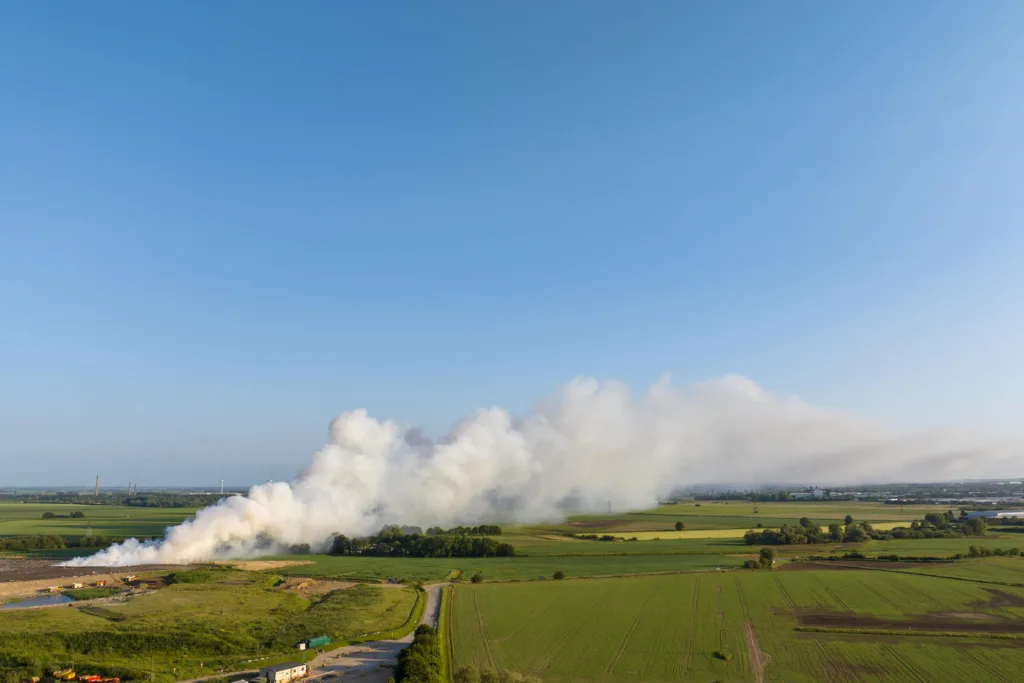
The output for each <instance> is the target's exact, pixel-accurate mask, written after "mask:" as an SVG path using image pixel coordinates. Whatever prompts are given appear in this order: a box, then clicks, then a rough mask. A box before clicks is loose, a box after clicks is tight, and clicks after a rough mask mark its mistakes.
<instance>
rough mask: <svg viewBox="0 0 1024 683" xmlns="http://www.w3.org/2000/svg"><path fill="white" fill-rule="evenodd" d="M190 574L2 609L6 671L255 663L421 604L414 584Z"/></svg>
mask: <svg viewBox="0 0 1024 683" xmlns="http://www.w3.org/2000/svg"><path fill="white" fill-rule="evenodd" d="M173 576H174V575H172V577H173ZM178 576H182V575H181V574H179V575H178ZM184 577H185V578H184V579H182V580H181V581H180V582H177V583H172V584H171V585H169V586H167V587H165V588H160V589H158V590H155V591H152V592H149V593H146V594H143V595H139V596H136V597H133V598H132V599H130V600H128V601H125V602H101V603H81V605H77V606H76V607H75V608H73V609H58V608H53V609H39V610H21V611H9V612H5V613H4V616H3V618H2V619H0V670H2V669H3V667H2V665H3V664H7V665H9V666H34V667H38V668H43V669H45V668H48V667H49V668H53V667H58V668H59V667H63V666H65V665H70V663H71V661H72V660H74V662H75V663H76V665H77V667H78V669H79V670H80V671H88V672H93V673H100V674H107V675H112V676H120V677H121V678H122V679H125V678H134V679H143V678H149V675H150V666H151V665H152V666H153V667H154V669H155V674H156V680H158V681H161V680H162V681H171V680H178V679H180V678H183V677H188V676H190V675H199V674H200V673H203V672H204V671H206V672H210V671H211V668H213V667H221V666H223V667H238V666H243V665H244V666H248V664H244V663H245V662H247V661H249V660H252V659H253V658H255V657H257V656H258V655H259V656H268V655H271V656H273V655H278V656H280V655H288V656H290V657H291V658H293V659H294V658H295V657H296V654H297V653H296V652H295V645H296V643H298V642H299V641H300V640H303V639H305V638H309V637H311V636H316V635H329V636H331V637H332V639H334V640H340V639H346V638H353V637H356V636H359V635H362V634H366V633H371V632H377V631H383V630H389V629H394V628H398V627H399V626H401V625H402V624H404V623H405V621H406V620H407V619H408V617H409V615H410V613H411V611H412V608H413V605H414V603H415V602H416V595H415V593H414V591H413V590H412V589H408V588H377V587H372V586H356V587H354V588H349V589H347V590H338V591H334V592H331V593H327V594H326V595H323V596H319V597H310V598H306V597H304V596H302V595H300V594H297V593H295V592H291V591H286V590H283V589H282V588H281V587H279V586H277V583H278V577H275V576H274V575H270V574H261V573H252V572H241V571H231V570H226V569H213V570H211V569H202V570H195V571H192V572H187V573H185V574H184ZM172 580H173V578H172ZM200 664H205V667H203V668H201V667H200ZM172 670H177V675H172ZM228 670H231V669H230V668H229V669H228Z"/></svg>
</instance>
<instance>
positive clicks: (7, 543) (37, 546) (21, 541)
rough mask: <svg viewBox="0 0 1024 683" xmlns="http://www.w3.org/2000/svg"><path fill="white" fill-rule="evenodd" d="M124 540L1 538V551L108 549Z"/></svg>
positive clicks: (110, 538) (47, 535)
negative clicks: (109, 546)
mask: <svg viewBox="0 0 1024 683" xmlns="http://www.w3.org/2000/svg"><path fill="white" fill-rule="evenodd" d="M123 540H124V539H123V538H117V537H113V536H82V537H80V538H65V537H64V536H58V535H56V534H46V535H43V536H11V537H8V538H0V550H62V549H64V548H106V547H107V546H108V545H112V544H114V543H120V542H121V541H123Z"/></svg>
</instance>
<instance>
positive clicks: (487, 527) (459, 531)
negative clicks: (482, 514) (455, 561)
mask: <svg viewBox="0 0 1024 683" xmlns="http://www.w3.org/2000/svg"><path fill="white" fill-rule="evenodd" d="M450 535H456V536H501V527H500V526H494V525H493V524H481V525H480V526H453V527H452V528H451V529H442V528H441V527H439V526H432V527H430V528H429V529H427V536H450Z"/></svg>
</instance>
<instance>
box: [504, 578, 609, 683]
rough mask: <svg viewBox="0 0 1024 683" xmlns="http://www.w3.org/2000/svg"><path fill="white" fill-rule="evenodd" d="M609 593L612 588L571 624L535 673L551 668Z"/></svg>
mask: <svg viewBox="0 0 1024 683" xmlns="http://www.w3.org/2000/svg"><path fill="white" fill-rule="evenodd" d="M611 592H612V588H609V589H608V590H606V591H605V592H604V595H602V596H601V598H600V599H599V600H598V601H597V602H595V603H594V604H593V605H591V606H590V609H588V610H587V611H586V612H585V613H584V614H583V616H582V617H580V618H579V620H577V622H576V623H575V624H573V626H572V628H571V629H569V630H568V631H566V632H565V633H564V634H563V635H562V637H561V638H559V639H558V642H557V643H555V647H554V648H552V649H551V651H550V652H549V653H548V654H546V655H544V657H543V658H542V659H541V660H540V661H539V662H538V663H537V671H539V672H540V671H544V670H545V669H547V668H548V667H549V666H551V662H553V661H554V660H555V657H556V656H557V655H558V653H559V652H561V650H562V648H563V647H565V645H566V644H567V643H568V642H569V641H570V640H572V638H573V636H575V635H576V633H577V632H578V631H579V630H580V629H581V628H583V626H584V625H585V624H586V623H587V620H588V619H589V617H590V615H591V614H593V613H594V612H595V611H596V610H597V609H598V608H599V607H600V606H601V605H603V604H604V603H605V601H606V600H608V596H609V595H611ZM495 668H497V667H495Z"/></svg>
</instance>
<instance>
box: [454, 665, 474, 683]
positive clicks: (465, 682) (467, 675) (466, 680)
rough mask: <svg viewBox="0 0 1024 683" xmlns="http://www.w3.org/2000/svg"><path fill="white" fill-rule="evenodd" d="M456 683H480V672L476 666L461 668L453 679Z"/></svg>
mask: <svg viewBox="0 0 1024 683" xmlns="http://www.w3.org/2000/svg"><path fill="white" fill-rule="evenodd" d="M452 678H453V680H454V683H480V672H479V671H478V670H477V668H476V667H475V666H472V665H471V664H467V665H465V666H460V667H459V668H458V669H457V670H456V671H455V674H454V676H453V677H452Z"/></svg>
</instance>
